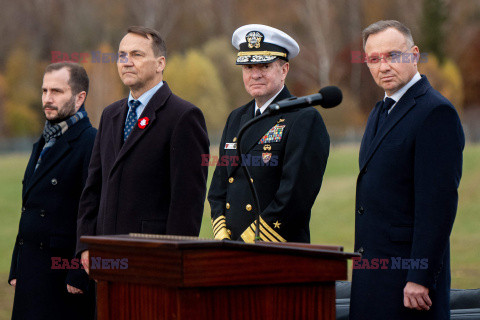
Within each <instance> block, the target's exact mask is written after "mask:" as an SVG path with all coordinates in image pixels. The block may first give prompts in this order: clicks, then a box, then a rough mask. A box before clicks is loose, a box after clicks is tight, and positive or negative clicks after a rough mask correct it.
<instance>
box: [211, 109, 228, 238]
mask: <svg viewBox="0 0 480 320" xmlns="http://www.w3.org/2000/svg"><path fill="white" fill-rule="evenodd" d="M230 118H231V114H230V116H229V117H228V119H227V123H226V124H225V128H224V129H223V134H222V138H221V140H220V146H219V151H218V158H219V159H221V158H222V156H224V155H225V148H224V147H223V146H224V145H225V141H226V133H227V128H228V126H229V123H230ZM226 198H227V166H224V165H222V164H221V161H218V163H217V166H216V168H215V171H214V173H213V177H212V182H211V183H210V189H209V191H208V201H209V203H210V208H211V218H212V228H213V235H214V237H215V239H218V240H222V239H230V235H229V234H228V232H227V225H226V220H225V205H226Z"/></svg>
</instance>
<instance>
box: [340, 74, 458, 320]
mask: <svg viewBox="0 0 480 320" xmlns="http://www.w3.org/2000/svg"><path fill="white" fill-rule="evenodd" d="M379 109H380V103H378V104H377V105H376V106H375V108H374V109H373V111H372V112H371V114H370V117H369V119H368V122H367V127H366V129H365V134H364V136H363V140H362V145H361V148H360V158H359V164H360V174H359V176H358V180H357V198H356V217H355V250H357V251H360V252H362V253H363V259H367V261H369V263H370V264H371V263H372V261H374V259H377V263H378V259H388V261H389V263H388V265H387V268H386V269H382V268H381V267H376V268H375V267H374V268H367V265H363V264H361V265H360V266H361V268H354V270H353V283H352V298H351V309H350V317H351V319H354V320H355V319H385V318H388V319H417V318H418V319H448V318H449V303H448V300H449V288H450V255H449V237H450V232H451V230H452V226H453V221H454V219H455V214H456V210H457V202H458V194H457V189H458V185H459V183H460V178H461V173H462V151H463V147H464V144H465V139H464V135H463V130H462V126H461V123H460V119H459V117H458V114H457V112H456V111H455V108H454V107H453V106H452V104H451V103H450V102H449V101H448V100H447V99H445V98H444V97H443V96H442V95H441V94H440V93H439V92H437V91H436V90H434V89H433V88H432V87H431V86H430V84H429V82H428V80H427V78H426V77H425V76H422V79H421V80H419V81H418V82H417V83H416V84H414V85H413V86H412V87H411V88H410V89H409V90H408V91H407V92H406V93H405V94H404V95H403V96H402V98H401V99H400V101H398V103H397V105H396V106H395V107H394V108H393V109H392V111H391V113H390V114H389V115H388V117H387V120H386V122H385V123H384V125H383V126H382V127H380V128H379V129H378V132H377V134H376V135H375V128H376V126H377V121H378V113H379V112H380V110H379ZM409 259H411V260H409ZM357 266H358V265H357ZM369 266H370V265H369ZM408 281H411V282H415V283H418V284H421V285H423V286H426V287H428V288H429V289H430V297H431V299H432V302H433V305H432V308H431V309H430V311H422V312H419V311H412V310H408V309H407V308H405V307H404V306H403V288H404V287H405V284H406V283H407V282H408Z"/></svg>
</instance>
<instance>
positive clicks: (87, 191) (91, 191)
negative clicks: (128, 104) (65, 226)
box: [76, 115, 104, 255]
mask: <svg viewBox="0 0 480 320" xmlns="http://www.w3.org/2000/svg"><path fill="white" fill-rule="evenodd" d="M103 121H104V116H103V115H102V118H101V119H100V125H99V127H98V131H97V135H96V137H95V142H94V144H93V150H92V155H91V157H90V161H89V165H88V176H87V178H86V183H85V188H84V189H83V192H82V195H81V197H80V202H79V208H78V218H77V249H76V254H77V255H79V254H80V253H81V252H82V251H85V250H87V245H86V244H84V243H81V242H80V237H81V236H84V235H95V230H96V227H97V217H98V210H99V207H100V195H101V191H102V161H101V155H100V149H101V141H102V134H103V132H102V128H103V126H102V123H103Z"/></svg>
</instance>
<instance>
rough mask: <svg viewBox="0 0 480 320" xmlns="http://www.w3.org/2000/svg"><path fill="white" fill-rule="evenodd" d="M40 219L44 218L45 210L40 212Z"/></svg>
mask: <svg viewBox="0 0 480 320" xmlns="http://www.w3.org/2000/svg"><path fill="white" fill-rule="evenodd" d="M40 217H42V218H44V217H45V210H43V209H42V210H41V211H40Z"/></svg>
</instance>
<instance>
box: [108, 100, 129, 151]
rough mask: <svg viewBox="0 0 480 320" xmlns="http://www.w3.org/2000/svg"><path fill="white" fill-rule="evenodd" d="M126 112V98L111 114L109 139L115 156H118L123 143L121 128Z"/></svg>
mask: <svg viewBox="0 0 480 320" xmlns="http://www.w3.org/2000/svg"><path fill="white" fill-rule="evenodd" d="M127 113H128V98H127V99H125V101H124V102H123V103H122V104H121V106H120V108H118V109H117V110H116V111H115V113H114V114H113V116H112V131H111V135H112V136H111V139H110V140H111V141H112V144H113V147H114V152H115V158H116V157H117V156H118V154H119V152H120V149H121V148H122V145H123V128H124V125H125V120H126V119H127Z"/></svg>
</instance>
